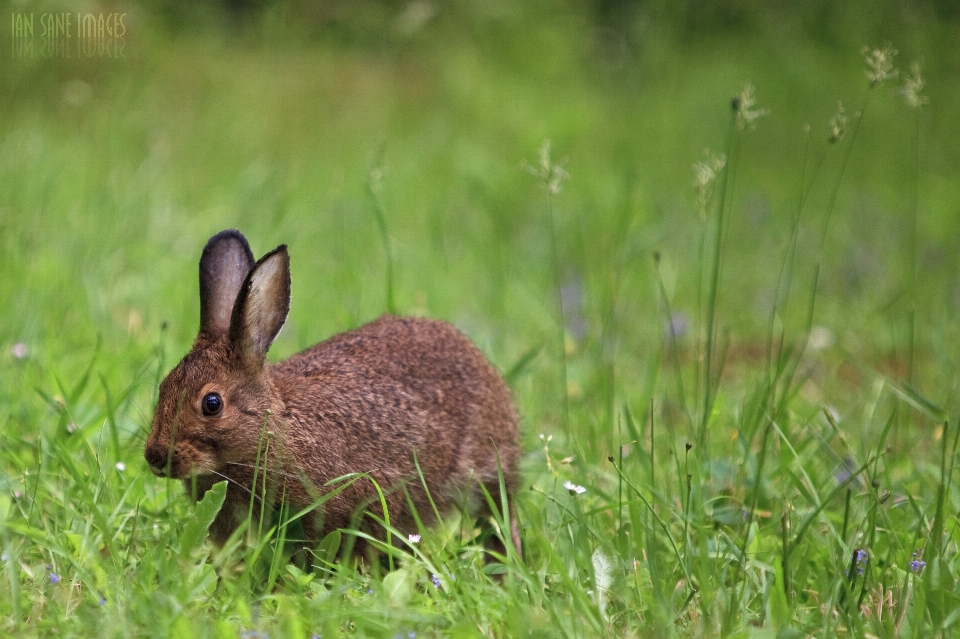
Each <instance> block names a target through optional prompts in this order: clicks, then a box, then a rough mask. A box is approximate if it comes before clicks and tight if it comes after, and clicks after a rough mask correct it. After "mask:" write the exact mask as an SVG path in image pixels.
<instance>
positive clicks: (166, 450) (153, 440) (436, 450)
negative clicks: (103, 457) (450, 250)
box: [144, 231, 520, 552]
mask: <svg viewBox="0 0 960 639" xmlns="http://www.w3.org/2000/svg"><path fill="white" fill-rule="evenodd" d="M200 272H201V275H200V277H201V287H200V288H201V327H200V333H199V334H198V335H197V339H196V341H195V342H194V345H193V349H192V350H191V351H190V353H188V354H187V356H186V357H184V358H183V361H181V362H180V364H179V365H178V366H177V367H176V368H174V370H173V371H171V372H170V374H169V375H168V376H167V378H166V379H164V381H163V382H162V383H161V385H160V396H159V401H158V403H157V411H156V414H155V415H154V419H153V425H152V429H151V433H150V437H149V439H148V440H147V444H146V448H145V452H144V456H145V457H146V459H147V461H148V463H149V464H150V467H151V469H152V470H153V471H154V472H155V473H156V474H158V475H162V476H168V477H172V478H176V479H182V480H183V481H184V484H185V485H186V486H187V489H188V491H190V490H191V488H192V486H193V485H194V484H195V485H196V487H197V488H198V491H197V494H196V496H197V497H198V498H199V496H201V495H202V494H203V493H205V492H206V490H208V489H209V488H210V487H211V486H213V484H215V483H216V482H218V481H221V480H222V479H224V478H226V479H228V480H229V485H228V488H227V497H226V502H225V504H224V507H223V509H222V510H221V511H220V513H219V515H218V516H217V518H216V520H215V521H214V523H213V526H212V527H211V531H210V533H211V537H212V538H213V540H214V541H215V542H217V543H219V544H222V543H223V542H225V541H226V539H227V538H228V537H229V536H230V535H231V533H232V532H233V531H234V530H235V529H236V528H237V526H238V525H239V524H240V522H241V521H242V520H243V519H245V518H246V516H247V513H248V509H249V506H250V503H251V494H250V489H251V486H252V485H253V484H254V472H253V469H254V466H255V464H256V463H257V459H258V454H260V455H261V460H262V462H261V472H260V473H259V477H262V476H263V475H264V473H263V472H262V469H263V467H264V462H265V467H266V477H267V484H266V494H267V495H268V498H267V500H266V501H267V502H268V503H266V504H263V505H264V506H266V507H267V508H268V509H269V508H271V507H277V506H279V505H280V503H281V501H282V500H285V501H286V503H288V504H289V505H290V506H292V510H293V512H297V511H299V510H301V509H303V508H305V507H307V506H309V505H310V504H312V503H314V502H315V501H316V499H317V498H318V497H319V496H320V495H323V494H325V493H326V492H328V491H330V490H332V489H333V488H335V486H328V485H327V484H328V482H330V481H331V480H334V479H336V478H338V477H342V476H344V475H347V474H349V473H358V472H360V473H368V474H369V475H370V476H371V477H372V478H374V479H375V480H376V482H377V483H378V484H379V486H380V487H381V488H382V489H383V490H384V492H385V493H386V495H387V496H386V500H387V506H388V508H387V512H388V514H389V517H390V522H391V525H393V526H395V527H396V528H397V529H399V530H400V531H401V532H402V533H404V534H406V533H411V532H416V522H415V519H414V517H413V513H412V512H411V509H410V507H409V505H408V503H407V496H406V495H409V497H410V501H412V502H413V504H414V506H415V507H416V512H417V514H418V515H419V517H420V518H421V519H422V520H423V521H425V522H427V523H429V522H431V521H432V520H433V519H434V516H433V508H432V506H431V505H430V501H429V498H428V496H427V493H426V491H425V490H424V487H423V484H422V482H421V481H420V479H419V476H418V472H417V468H416V465H415V460H416V462H419V465H420V469H421V471H422V473H423V477H424V479H425V480H426V483H427V486H428V487H429V491H430V495H429V496H430V497H432V499H433V501H434V502H435V503H436V505H437V507H438V509H439V510H440V512H441V514H442V513H443V512H445V511H449V510H450V509H451V508H453V507H455V506H456V505H457V504H458V503H461V502H462V501H466V502H469V503H471V504H473V506H474V507H475V508H476V510H477V512H476V514H479V515H482V514H489V510H488V509H487V506H486V500H485V498H484V497H483V496H482V492H481V491H480V486H481V485H482V486H483V487H485V488H486V490H487V491H489V493H490V494H491V496H493V498H494V500H495V501H496V502H497V504H499V502H500V489H499V474H498V464H499V469H500V470H502V475H503V480H504V483H505V486H506V490H507V494H508V496H512V495H513V493H514V490H515V489H516V487H517V483H518V482H519V474H518V470H517V463H518V456H519V448H518V442H517V440H518V428H517V415H516V412H515V410H514V408H513V403H512V400H511V397H510V391H509V389H508V388H507V385H506V384H505V383H504V381H503V380H502V379H501V377H500V376H499V375H498V374H497V372H496V371H495V370H494V368H493V366H491V365H490V363H489V362H488V361H487V360H486V358H485V357H484V356H483V355H482V354H481V353H480V351H479V350H478V349H477V348H476V347H475V346H474V345H473V344H471V343H470V341H469V340H467V338H465V337H464V336H463V335H462V334H460V333H459V332H458V331H457V330H456V329H455V328H453V327H452V326H450V325H449V324H446V323H444V322H440V321H435V320H427V319H414V318H402V317H395V316H390V315H384V316H382V317H381V318H379V319H378V320H376V321H374V322H371V323H370V324H367V325H366V326H363V327H361V328H359V329H356V330H353V331H349V332H346V333H342V334H340V335H336V336H334V337H332V338H330V339H328V340H327V341H325V342H323V343H320V344H317V345H315V346H312V347H310V348H308V349H307V350H305V351H303V352H301V353H299V354H297V355H294V356H293V357H291V358H289V359H287V360H285V361H283V362H280V363H278V364H267V363H266V362H265V356H266V351H267V349H268V348H269V346H270V343H271V342H272V341H273V339H274V338H275V337H276V333H277V332H278V331H279V330H280V327H281V326H282V324H283V321H284V320H285V318H286V313H287V309H288V307H289V260H288V257H287V254H286V247H284V246H281V247H278V248H277V249H276V250H274V251H272V252H271V253H269V254H267V255H266V256H264V258H262V259H261V260H260V262H258V263H257V264H256V265H253V258H252V255H250V251H249V247H248V246H247V243H246V240H245V239H244V238H243V236H242V235H240V233H239V232H237V231H224V232H223V233H220V234H218V235H216V236H214V237H213V238H212V239H211V240H210V242H209V243H208V245H207V248H206V249H205V250H204V255H203V257H202V258H201V263H200ZM244 272H245V273H244ZM238 273H240V274H241V275H245V277H244V278H243V279H241V278H240V277H239V276H238ZM232 300H235V302H234V301H232ZM213 392H215V393H218V394H219V395H220V396H221V397H222V412H221V413H220V414H218V415H214V416H206V415H204V413H203V408H202V406H203V405H202V401H203V398H204V397H205V396H206V395H207V394H208V393H213ZM264 451H266V454H265V455H264V454H263V453H264ZM256 483H257V486H258V489H257V490H256V493H257V496H258V498H259V496H260V494H261V490H262V489H261V488H260V486H261V484H262V480H261V479H258V480H257V482H256ZM360 509H366V510H368V511H370V512H371V513H373V514H375V515H376V516H378V517H383V513H382V511H381V508H380V507H379V500H378V497H377V492H376V489H375V487H374V485H373V483H372V482H371V481H369V480H368V479H360V480H358V481H355V482H353V483H351V484H350V485H349V486H348V487H347V488H345V489H344V490H343V491H342V492H341V493H339V494H338V495H337V496H335V497H333V498H331V499H330V500H329V501H327V502H326V503H325V504H324V507H323V508H322V511H321V512H317V513H311V515H309V516H308V517H305V518H304V520H303V521H304V532H305V533H306V536H307V539H308V541H316V540H319V539H320V538H321V537H322V536H323V535H324V534H326V533H327V532H329V531H332V530H336V529H338V528H346V527H350V526H351V524H352V523H353V522H355V520H354V519H353V518H354V517H355V516H357V515H358V514H359V513H358V510H360ZM512 510H513V509H512V507H511V511H512ZM509 519H510V526H511V539H512V543H513V545H514V546H515V548H516V549H517V551H518V552H519V550H520V540H519V534H518V530H517V525H516V520H515V518H514V517H513V512H511V513H510V517H509ZM364 527H365V528H367V529H368V530H370V531H371V532H372V533H373V534H375V535H376V536H378V537H382V533H381V532H380V531H378V530H377V528H376V527H375V526H370V524H369V521H367V522H366V524H365V525H364ZM497 549H498V550H502V546H500V547H498V548H497Z"/></svg>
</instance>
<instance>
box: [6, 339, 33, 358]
mask: <svg viewBox="0 0 960 639" xmlns="http://www.w3.org/2000/svg"><path fill="white" fill-rule="evenodd" d="M10 354H11V355H13V358H14V359H24V358H25V357H26V356H27V355H29V354H30V349H29V348H27V345H26V344H24V343H23V342H17V343H16V344H14V345H13V348H11V349H10Z"/></svg>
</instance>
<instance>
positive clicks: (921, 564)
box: [910, 550, 927, 572]
mask: <svg viewBox="0 0 960 639" xmlns="http://www.w3.org/2000/svg"><path fill="white" fill-rule="evenodd" d="M920 554H921V553H920V551H918V550H914V551H913V560H912V561H911V562H910V570H912V571H913V572H920V571H921V570H923V569H924V568H925V567H926V566H927V562H925V561H923V560H922V559H920Z"/></svg>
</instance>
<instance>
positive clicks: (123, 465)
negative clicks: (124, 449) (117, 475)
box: [117, 462, 127, 473]
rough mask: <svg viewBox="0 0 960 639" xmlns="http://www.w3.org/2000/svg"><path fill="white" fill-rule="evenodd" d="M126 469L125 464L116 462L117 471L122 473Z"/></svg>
mask: <svg viewBox="0 0 960 639" xmlns="http://www.w3.org/2000/svg"><path fill="white" fill-rule="evenodd" d="M126 469H127V465H126V464H124V463H123V462H117V470H119V471H120V472H121V473H122V472H123V471H125V470H126Z"/></svg>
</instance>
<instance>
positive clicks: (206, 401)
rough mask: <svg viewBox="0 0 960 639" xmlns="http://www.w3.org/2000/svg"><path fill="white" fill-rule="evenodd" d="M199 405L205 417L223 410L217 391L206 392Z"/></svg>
mask: <svg viewBox="0 0 960 639" xmlns="http://www.w3.org/2000/svg"><path fill="white" fill-rule="evenodd" d="M200 406H201V408H202V409H203V414H204V415H205V416H207V417H213V416H214V415H219V414H220V411H222V410H223V398H222V397H220V394H219V393H207V394H206V395H204V396H203V401H202V402H200Z"/></svg>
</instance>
